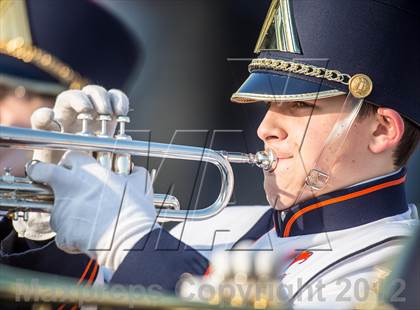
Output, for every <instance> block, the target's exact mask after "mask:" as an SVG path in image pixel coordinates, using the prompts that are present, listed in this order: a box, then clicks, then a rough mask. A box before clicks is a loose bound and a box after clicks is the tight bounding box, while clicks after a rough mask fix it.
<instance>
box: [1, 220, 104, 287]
mask: <svg viewBox="0 0 420 310" xmlns="http://www.w3.org/2000/svg"><path fill="white" fill-rule="evenodd" d="M0 264H5V265H9V266H14V267H19V268H24V269H29V270H33V271H39V272H44V273H49V274H54V275H60V276H67V277H72V278H75V282H81V283H87V282H89V283H93V282H94V280H95V278H96V275H97V273H98V269H99V268H98V265H97V264H96V263H95V261H93V260H91V259H90V258H89V257H88V256H86V255H83V254H80V255H70V254H67V253H65V252H63V251H61V250H60V249H58V248H57V246H56V245H55V242H54V240H53V239H51V240H46V241H32V240H29V239H26V238H18V236H17V233H16V232H15V230H14V229H13V226H12V224H11V222H10V220H8V219H6V218H3V219H1V221H0Z"/></svg>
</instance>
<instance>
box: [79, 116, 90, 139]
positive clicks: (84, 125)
mask: <svg viewBox="0 0 420 310" xmlns="http://www.w3.org/2000/svg"><path fill="white" fill-rule="evenodd" d="M77 119H78V120H81V121H82V130H81V131H80V132H79V133H78V135H81V136H93V131H91V130H89V121H92V120H93V116H92V115H91V114H89V113H80V114H79V115H77Z"/></svg>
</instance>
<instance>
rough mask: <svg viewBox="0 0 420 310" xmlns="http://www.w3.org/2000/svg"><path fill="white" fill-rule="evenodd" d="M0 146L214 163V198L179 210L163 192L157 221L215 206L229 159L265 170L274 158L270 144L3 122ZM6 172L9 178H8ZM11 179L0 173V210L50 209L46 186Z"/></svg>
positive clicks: (198, 216) (225, 194) (221, 202)
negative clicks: (248, 145) (223, 144)
mask: <svg viewBox="0 0 420 310" xmlns="http://www.w3.org/2000/svg"><path fill="white" fill-rule="evenodd" d="M83 129H84V130H85V133H87V128H86V127H84V128H83ZM0 148H11V149H24V150H34V149H41V150H60V151H67V150H74V151H86V152H110V153H113V154H115V155H116V156H118V155H124V156H125V155H127V154H130V155H135V156H145V157H147V156H151V157H157V158H168V159H183V160H194V161H205V162H209V163H212V164H214V165H215V166H216V167H217V168H218V169H219V172H220V175H221V186H220V193H219V196H218V197H217V199H216V200H215V201H214V203H213V204H212V205H210V206H208V207H206V208H204V209H199V210H179V203H178V205H177V204H176V200H175V199H176V198H175V199H173V198H174V197H173V198H169V200H170V201H171V203H172V204H173V205H174V206H175V207H174V208H173V209H171V210H169V209H161V210H160V213H159V221H162V222H163V221H184V220H186V219H189V220H203V219H207V218H209V217H212V216H214V215H216V214H218V213H219V212H221V211H222V209H223V208H224V207H225V206H226V205H227V204H228V202H229V200H230V197H231V195H232V191H233V186H234V176H233V171H232V167H231V164H230V163H241V164H243V163H246V164H255V165H257V166H258V167H260V168H262V169H264V170H266V171H271V170H273V169H274V167H275V165H276V163H277V160H276V158H275V156H274V154H273V153H272V152H271V151H270V150H268V151H267V152H266V151H262V152H259V153H257V155H254V154H244V153H229V152H224V151H214V150H211V149H207V148H206V149H203V148H200V147H192V146H185V145H170V144H163V143H156V142H148V141H134V140H130V139H114V138H106V137H96V136H91V135H88V134H86V135H79V134H68V133H58V132H51V131H42V130H32V129H27V128H15V127H4V126H0ZM5 178H6V181H5ZM7 178H9V183H8V182H7ZM17 181H19V182H15V181H14V182H10V176H3V177H2V178H1V179H0V210H3V211H8V212H17V211H30V210H31V211H41V212H49V211H50V210H51V208H52V206H53V195H52V192H51V190H50V189H49V188H47V187H45V186H42V185H39V184H34V183H32V182H30V181H29V180H28V179H18V178H17ZM17 185H19V186H17ZM26 193H27V196H26V197H25V199H22V198H21V197H22V196H20V195H21V194H25V195H26ZM25 195H24V196H25ZM163 196H165V197H166V199H165V197H163V199H161V200H160V201H161V202H162V200H163V201H167V200H168V196H166V195H163ZM161 198H162V197H161ZM155 200H156V196H155ZM158 205H159V203H158Z"/></svg>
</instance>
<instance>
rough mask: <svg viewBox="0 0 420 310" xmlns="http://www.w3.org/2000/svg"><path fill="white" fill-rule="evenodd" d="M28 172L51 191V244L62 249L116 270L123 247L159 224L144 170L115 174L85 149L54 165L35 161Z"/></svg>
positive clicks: (132, 244)
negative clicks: (55, 244) (53, 198)
mask: <svg viewBox="0 0 420 310" xmlns="http://www.w3.org/2000/svg"><path fill="white" fill-rule="evenodd" d="M28 175H29V177H30V178H32V179H33V180H34V181H36V182H42V183H46V184H48V185H49V186H51V188H52V189H53V191H54V197H55V201H54V207H53V210H52V213H51V222H50V224H51V227H52V228H53V230H54V231H55V232H56V233H57V235H56V237H55V240H56V243H57V246H58V247H59V248H61V249H62V250H64V251H66V252H68V253H80V252H83V253H85V254H87V255H89V256H90V257H92V258H95V259H96V260H97V262H98V263H99V264H100V265H103V266H105V267H107V268H110V269H112V270H116V269H117V268H118V266H119V265H120V263H121V262H122V261H123V259H124V257H125V256H126V255H127V253H128V251H129V250H130V249H132V248H133V246H134V245H135V244H136V243H137V242H138V241H139V240H140V239H141V238H142V237H143V236H145V235H146V234H148V233H149V232H150V231H151V230H152V229H154V228H158V227H159V225H158V224H156V223H155V221H156V216H157V214H156V210H155V207H154V205H153V190H152V186H151V183H150V182H151V181H150V176H149V174H148V172H147V170H145V169H144V168H139V167H136V168H135V169H134V171H133V173H132V174H131V175H128V176H123V175H118V174H116V173H114V172H112V171H109V170H107V169H105V168H103V167H102V166H101V165H99V164H98V163H97V162H96V160H95V159H94V158H93V157H91V156H90V155H87V154H86V153H81V152H67V153H66V154H65V155H64V156H63V158H62V160H61V161H60V163H59V165H53V164H47V163H41V162H40V163H35V164H33V165H31V166H30V167H29V168H28Z"/></svg>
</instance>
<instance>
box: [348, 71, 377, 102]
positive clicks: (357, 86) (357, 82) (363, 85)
mask: <svg viewBox="0 0 420 310" xmlns="http://www.w3.org/2000/svg"><path fill="white" fill-rule="evenodd" d="M372 89H373V82H372V80H371V79H370V78H369V77H368V76H367V75H365V74H356V75H353V76H352V77H351V79H350V81H349V90H350V93H351V94H352V95H353V96H354V97H356V98H359V99H363V98H366V97H367V96H369V95H370V93H371V92H372Z"/></svg>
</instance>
